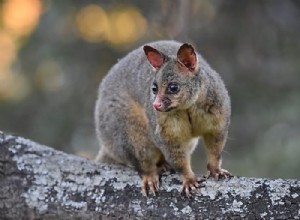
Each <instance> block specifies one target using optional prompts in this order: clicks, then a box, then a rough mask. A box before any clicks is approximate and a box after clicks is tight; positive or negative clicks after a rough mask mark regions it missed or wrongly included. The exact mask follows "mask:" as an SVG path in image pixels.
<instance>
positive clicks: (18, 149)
mask: <svg viewBox="0 0 300 220" xmlns="http://www.w3.org/2000/svg"><path fill="white" fill-rule="evenodd" d="M204 184H205V186H204V187H203V188H201V190H200V193H197V194H196V195H195V196H194V197H193V198H190V199H189V198H186V197H185V196H182V195H180V193H179V189H180V187H181V181H180V180H179V179H178V176H177V175H165V176H163V177H162V184H161V188H160V189H159V193H158V195H157V196H156V197H154V196H152V195H150V196H149V197H148V198H146V197H144V196H143V195H142V193H141V192H140V191H141V189H140V178H139V177H138V175H137V174H136V172H134V171H132V170H130V169H128V168H124V167H117V166H108V165H105V164H97V163H95V162H93V161H90V160H86V159H83V158H80V157H76V156H73V155H68V154H66V153H63V152H60V151H56V150H54V149H52V148H49V147H46V146H42V145H39V144H37V143H34V142H32V141H30V140H27V139H24V138H22V137H18V136H12V135H7V134H4V133H2V132H0V185H1V187H0V216H1V217H2V218H4V219H37V218H42V219H52V218H53V219H74V218H80V219H87V218H89V219H101V218H104V219H107V218H109V219H113V218H120V219H136V218H138V219H161V218H166V219H176V218H177V219H186V218H188V219H216V218H222V219H223V218H225V219H228V218H230V219H231V218H249V219H260V218H264V219H272V218H276V219H278V218H279V219H288V218H297V217H298V218H299V214H300V211H299V207H300V181H299V180H282V179H275V180H270V179H258V178H245V177H234V178H231V179H229V180H223V181H215V180H211V179H209V180H207V181H206V182H204Z"/></svg>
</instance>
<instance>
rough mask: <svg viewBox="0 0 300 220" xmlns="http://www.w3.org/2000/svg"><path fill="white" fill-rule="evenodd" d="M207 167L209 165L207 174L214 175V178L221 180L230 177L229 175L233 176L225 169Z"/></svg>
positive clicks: (208, 175)
mask: <svg viewBox="0 0 300 220" xmlns="http://www.w3.org/2000/svg"><path fill="white" fill-rule="evenodd" d="M207 167H208V171H207V175H206V177H207V178H209V177H213V178H215V179H217V180H219V179H225V178H229V177H232V176H233V175H232V174H231V173H230V172H228V171H227V170H225V169H222V168H212V167H211V166H207Z"/></svg>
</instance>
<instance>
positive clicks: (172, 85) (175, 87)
mask: <svg viewBox="0 0 300 220" xmlns="http://www.w3.org/2000/svg"><path fill="white" fill-rule="evenodd" d="M179 90H180V86H179V85H178V83H176V82H171V83H170V84H169V85H168V92H169V93H173V94H176V93H178V92H179Z"/></svg>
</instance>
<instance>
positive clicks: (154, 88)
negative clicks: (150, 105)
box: [151, 83, 158, 95]
mask: <svg viewBox="0 0 300 220" xmlns="http://www.w3.org/2000/svg"><path fill="white" fill-rule="evenodd" d="M151 90H152V93H153V94H154V95H156V94H157V90H158V88H157V84H156V83H153V84H152V87H151Z"/></svg>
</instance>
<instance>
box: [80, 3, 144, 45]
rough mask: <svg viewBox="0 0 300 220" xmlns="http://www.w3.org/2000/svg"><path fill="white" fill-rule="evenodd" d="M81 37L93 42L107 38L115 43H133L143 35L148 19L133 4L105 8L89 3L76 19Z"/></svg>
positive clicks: (106, 39)
mask: <svg viewBox="0 0 300 220" xmlns="http://www.w3.org/2000/svg"><path fill="white" fill-rule="evenodd" d="M75 23H76V27H77V30H78V32H79V35H80V37H82V38H83V39H84V40H86V41H88V42H92V43H96V42H100V41H102V40H105V41H107V42H109V43H111V44H114V45H121V44H128V43H133V42H134V41H136V40H137V39H139V38H140V37H142V36H143V35H144V34H145V32H146V29H147V21H146V19H145V18H144V17H143V15H142V14H141V13H140V12H139V11H138V10H137V9H136V8H135V7H133V6H118V7H114V8H113V9H112V10H107V11H106V10H105V9H103V8H102V7H101V6H100V5H94V4H91V5H87V6H85V7H84V8H82V9H81V10H80V11H79V12H78V14H77V15H76V19H75Z"/></svg>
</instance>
